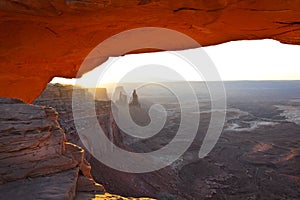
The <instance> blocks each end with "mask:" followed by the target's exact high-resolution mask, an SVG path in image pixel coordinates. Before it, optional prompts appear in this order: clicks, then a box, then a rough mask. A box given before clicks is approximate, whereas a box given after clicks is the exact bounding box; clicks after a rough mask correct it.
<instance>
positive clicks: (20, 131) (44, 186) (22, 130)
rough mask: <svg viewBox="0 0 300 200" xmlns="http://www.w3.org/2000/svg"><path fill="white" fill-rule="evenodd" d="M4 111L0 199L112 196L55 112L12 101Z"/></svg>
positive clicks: (3, 101) (3, 102)
mask: <svg viewBox="0 0 300 200" xmlns="http://www.w3.org/2000/svg"><path fill="white" fill-rule="evenodd" d="M0 108H1V113H0V119H1V120H0V193H1V197H0V198H1V199H53V200H54V199H55V200H58V199H73V198H75V197H76V194H77V193H80V194H81V195H83V194H85V195H88V194H94V195H102V197H103V198H102V199H105V198H106V196H113V195H110V194H108V193H106V192H105V189H104V187H103V186H102V185H100V184H98V183H96V182H95V181H94V180H93V178H92V176H91V173H90V171H91V166H90V164H89V163H88V162H87V161H86V160H85V158H84V150H83V149H82V148H80V147H79V146H76V145H74V144H72V143H69V142H67V140H66V137H65V133H64V131H63V130H62V129H61V127H60V125H59V123H58V122H57V112H56V111H55V110H54V109H53V108H48V107H41V106H37V105H30V104H26V103H24V102H22V101H20V100H18V99H7V98H0ZM81 199H83V198H81ZM84 199H89V198H84ZM99 199H101V198H99ZM112 199H113V198H112ZM115 199H117V198H115Z"/></svg>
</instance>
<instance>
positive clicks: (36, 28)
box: [0, 0, 300, 102]
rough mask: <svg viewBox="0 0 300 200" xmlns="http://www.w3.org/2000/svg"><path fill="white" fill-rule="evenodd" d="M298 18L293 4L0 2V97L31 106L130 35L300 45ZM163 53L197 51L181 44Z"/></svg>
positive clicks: (263, 0) (230, 0) (299, 9)
mask: <svg viewBox="0 0 300 200" xmlns="http://www.w3.org/2000/svg"><path fill="white" fill-rule="evenodd" d="M120 13H122V18H121V17H120ZM299 15H300V2H299V1H298V0H289V1H280V0H275V1H269V0H260V1H258V0H256V1H253V0H245V1H240V0H199V1H195V0H186V1H181V0H136V1H129V0H125V1H120V0H118V1H117V0H116V1H112V0H76V1H75V0H67V1H66V0H45V1H38V0H2V1H1V2H0V30H1V31H0V44H1V48H0V58H1V62H0V63H1V64H0V66H1V67H0V69H1V75H0V80H1V82H0V86H1V91H0V95H1V96H6V97H18V98H21V99H23V100H24V101H26V102H32V101H33V100H34V99H35V98H36V97H37V96H39V94H40V93H41V92H42V91H43V89H44V88H45V87H46V85H47V83H48V82H49V81H50V80H51V79H52V78H53V77H55V76H61V77H76V74H77V72H78V69H79V68H80V65H81V63H82V61H83V60H84V58H85V57H86V56H87V54H88V53H89V52H90V51H91V50H92V49H93V48H94V47H95V46H96V45H98V44H99V43H100V42H102V41H103V40H105V39H107V38H109V37H110V36H112V35H114V34H117V33H119V32H121V31H125V30H128V29H132V28H137V27H165V28H169V29H174V30H177V31H180V32H182V33H184V34H187V35H188V36H191V37H192V38H194V39H195V40H197V41H198V42H199V43H200V44H201V45H202V46H207V45H213V44H219V43H222V42H226V41H233V40H242V39H263V38H271V39H275V40H278V41H281V42H284V43H290V44H300V38H299V34H300V22H299ZM165 42H168V38H167V40H165ZM165 46H166V49H167V50H179V49H188V48H192V47H195V46H193V45H191V44H186V43H180V42H175V43H174V42H168V43H166V45H165ZM120 47H121V45H116V47H111V48H106V49H104V50H103V51H102V52H101V56H100V58H99V60H98V62H97V63H94V64H91V65H90V66H88V68H86V69H84V70H83V71H82V72H81V74H82V73H84V72H87V71H89V70H90V69H92V68H94V67H95V66H96V65H98V64H100V63H102V62H104V61H105V60H106V59H107V58H108V57H109V56H119V55H122V54H123V53H121V51H122V48H120ZM145 51H146V49H144V50H141V51H140V52H145ZM37 73H38V75H37Z"/></svg>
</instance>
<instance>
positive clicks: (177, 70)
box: [52, 39, 300, 87]
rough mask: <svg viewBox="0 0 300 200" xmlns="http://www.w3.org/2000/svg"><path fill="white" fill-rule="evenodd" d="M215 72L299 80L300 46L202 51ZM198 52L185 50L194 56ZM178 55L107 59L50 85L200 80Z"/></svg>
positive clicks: (254, 44)
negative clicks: (78, 74) (74, 75)
mask: <svg viewBox="0 0 300 200" xmlns="http://www.w3.org/2000/svg"><path fill="white" fill-rule="evenodd" d="M201 49H203V50H204V52H205V53H206V54H207V56H208V57H205V58H204V59H210V60H211V61H212V63H213V64H214V66H215V68H216V69H217V71H218V73H219V76H220V78H221V80H223V81H232V80H233V81H235V80H300V46H299V45H288V44H282V43H280V42H278V41H275V40H270V39H265V40H245V41H232V42H227V43H223V44H219V45H215V46H209V47H203V48H201ZM196 51H197V50H186V51H184V52H185V53H188V54H193V55H194V54H195V52H196ZM177 54H178V52H156V53H145V54H131V55H126V56H122V57H115V58H110V59H109V60H108V62H106V63H104V64H102V65H100V67H97V68H95V69H94V70H92V71H91V72H88V73H87V74H85V75H84V76H83V77H82V78H81V79H79V80H76V79H64V78H58V77H56V78H54V79H53V80H52V83H57V82H58V83H63V84H75V82H76V84H79V85H82V86H86V87H94V86H95V84H96V83H97V84H100V85H101V84H107V83H111V82H134V81H136V82H146V81H178V80H188V81H202V80H204V79H205V77H203V74H201V73H198V71H197V70H195V67H194V68H193V67H191V63H190V62H189V61H187V59H182V57H181V56H178V55H177ZM201 64H202V65H206V62H203V63H202V62H201Z"/></svg>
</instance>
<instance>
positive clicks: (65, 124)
mask: <svg viewBox="0 0 300 200" xmlns="http://www.w3.org/2000/svg"><path fill="white" fill-rule="evenodd" d="M58 86H59V88H60V90H66V89H63V87H66V86H62V85H55V87H56V89H57V88H58ZM53 87H54V85H52V84H48V86H47V89H46V90H45V91H44V92H43V93H42V94H41V95H40V96H39V98H37V99H36V100H35V101H34V104H38V105H44V106H47V107H53V108H55V109H56V110H57V112H58V113H59V114H58V121H59V123H60V125H61V127H62V128H63V129H64V131H65V133H66V138H67V139H68V141H70V142H72V143H74V144H76V145H78V146H81V147H82V148H85V147H84V146H83V144H82V141H81V140H80V138H79V136H78V133H77V130H76V128H75V124H74V120H73V113H72V98H71V97H64V98H56V97H54V98H48V96H51V92H53V93H54V94H56V93H57V92H56V91H55V90H53ZM47 90H48V91H47ZM120 90H121V91H122V90H124V88H120ZM124 91H125V90H124ZM77 92H84V91H83V90H78V91H77ZM119 92H120V91H119ZM45 94H48V95H47V96H45ZM53 96H54V95H53ZM87 98H88V97H87ZM89 98H92V97H89ZM84 101H85V100H84ZM88 101H89V100H88ZM114 105H115V104H113V103H111V101H95V109H96V115H97V118H98V122H99V125H100V126H101V128H102V129H103V131H104V133H105V134H106V135H107V137H108V138H109V139H110V140H111V141H112V142H113V143H114V144H115V145H117V146H119V147H121V148H123V149H126V150H132V149H130V148H129V146H128V145H127V143H128V142H130V139H129V138H128V137H126V134H124V133H122V132H121V131H120V129H119V128H118V126H117V124H116V122H115V120H114V118H113V116H112V113H111V106H114ZM125 105H126V106H128V102H127V97H126V104H125ZM132 108H137V109H134V113H135V115H133V116H132V117H133V119H134V120H137V121H138V120H143V119H144V118H145V113H144V111H143V110H142V109H140V108H139V107H132ZM82 111H83V110H76V112H80V113H81V112H82ZM137 111H139V112H137ZM136 113H137V114H136ZM85 116H87V119H88V117H89V116H88V115H85ZM90 116H94V114H93V113H91V115H90ZM147 116H148V115H147ZM138 122H139V121H138ZM148 123H149V122H148ZM124 139H126V141H124ZM87 143H89V142H87ZM85 158H86V160H88V162H89V163H90V164H91V166H92V169H91V174H92V176H93V178H94V179H95V180H96V181H97V182H99V183H102V184H103V185H104V186H105V188H106V189H107V190H108V191H110V192H112V193H116V194H121V195H123V196H151V197H157V198H159V193H160V192H161V191H172V190H176V187H175V186H174V184H175V183H176V182H178V180H177V179H174V178H173V177H175V175H174V174H173V172H172V171H170V170H169V169H163V170H160V171H159V172H153V173H149V174H130V173H125V172H120V171H117V170H114V169H112V168H110V167H107V166H106V165H104V164H103V163H101V162H100V161H98V160H97V159H95V158H94V157H93V156H92V155H91V154H90V153H89V152H88V151H86V153H85ZM162 177H164V178H165V180H166V181H164V182H163V183H161V181H160V179H161V178H162ZM171 182H172V184H171ZM83 188H84V186H83ZM79 196H80V197H86V196H88V197H90V195H86V194H80V195H79ZM96 197H97V198H100V199H101V198H103V196H101V195H96V196H94V197H93V198H96ZM78 198H79V197H78ZM110 198H116V199H118V198H119V197H118V196H117V195H112V196H111V197H110ZM125 199H126V198H124V200H125ZM159 199H167V198H159ZM173 199H174V198H173ZM175 199H176V198H175Z"/></svg>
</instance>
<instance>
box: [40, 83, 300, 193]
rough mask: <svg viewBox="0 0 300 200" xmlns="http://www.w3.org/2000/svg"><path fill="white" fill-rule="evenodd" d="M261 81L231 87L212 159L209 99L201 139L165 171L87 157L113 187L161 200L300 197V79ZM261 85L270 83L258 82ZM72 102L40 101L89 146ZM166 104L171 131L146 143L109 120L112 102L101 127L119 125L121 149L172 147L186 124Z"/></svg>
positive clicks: (143, 115)
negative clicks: (207, 147)
mask: <svg viewBox="0 0 300 200" xmlns="http://www.w3.org/2000/svg"><path fill="white" fill-rule="evenodd" d="M255 84H256V85H255ZM255 84H254V86H255V87H254V88H252V87H253V84H251V83H250V84H249V85H247V84H246V85H242V86H238V87H237V88H238V89H237V88H234V89H232V88H233V86H232V84H231V85H230V84H228V85H227V86H226V87H227V94H228V97H227V105H228V106H227V112H226V113H227V115H226V122H225V126H224V129H223V132H222V134H221V137H220V138H219V140H218V142H217V144H216V146H215V147H214V149H213V150H212V151H211V152H210V153H209V155H208V156H206V157H205V158H203V159H199V158H198V152H199V149H200V147H201V144H202V141H203V137H204V136H205V133H206V130H207V127H208V123H209V120H210V115H211V112H207V110H209V108H210V103H209V101H206V100H203V101H202V104H201V106H200V110H201V118H200V122H199V129H198V133H197V136H196V138H195V139H194V141H193V143H192V145H191V146H190V147H189V149H188V150H187V151H186V152H185V153H184V154H183V155H182V156H181V157H180V158H179V159H178V160H177V161H176V162H174V163H172V164H171V165H170V166H168V167H165V168H163V169H161V170H158V171H154V172H150V173H143V174H131V173H125V172H120V171H117V170H114V169H111V168H109V167H107V166H105V165H104V164H102V163H101V162H99V161H98V160H97V159H95V158H94V157H93V156H91V155H87V156H86V159H87V160H88V161H89V162H90V163H91V166H92V170H91V173H92V175H93V177H94V179H95V180H96V181H97V182H99V183H101V184H103V185H104V187H105V188H106V189H107V190H108V191H109V192H112V193H116V194H121V195H125V196H151V197H154V198H158V199H299V198H300V189H299V188H300V187H299V184H300V125H299V116H300V115H299V110H300V99H299V96H297V94H299V91H300V90H299V86H298V85H299V84H298V83H297V82H293V83H288V84H291V85H288V88H289V89H286V88H285V87H287V83H283V84H281V83H277V84H275V86H274V87H275V88H268V87H262V86H265V85H268V84H266V83H255ZM257 84H265V85H260V87H257ZM233 85H234V84H233ZM250 86H251V87H250ZM241 88H242V90H240V89H241ZM251 88H252V89H251ZM259 88H260V89H259ZM264 88H265V89H264ZM284 88H285V89H284ZM44 96H45V95H44ZM71 102H72V101H71V98H69V97H59V98H42V97H40V98H39V99H37V100H36V102H35V103H37V104H40V105H47V106H52V107H54V108H56V110H57V111H58V113H59V122H60V124H61V126H62V128H63V129H64V130H65V132H66V134H67V138H68V139H69V140H70V141H72V142H74V143H76V144H78V145H79V146H80V145H81V146H82V144H81V142H80V139H79V137H78V135H77V133H76V129H75V127H74V123H73V120H72V117H73V116H72V111H71ZM141 102H143V99H142V98H141ZM147 103H148V104H149V101H147ZM147 103H146V104H147ZM163 105H164V106H165V107H166V108H167V110H168V118H167V122H166V124H165V126H164V128H163V129H162V130H161V131H160V132H159V134H157V135H155V136H154V137H151V138H150V139H143V140H136V139H134V138H131V136H128V135H126V134H125V133H124V132H122V131H121V130H120V129H118V127H117V126H116V125H115V122H114V120H113V119H112V118H111V117H109V115H111V111H110V109H111V107H110V106H111V102H110V101H99V102H96V108H97V109H96V110H97V113H99V116H98V119H99V123H100V125H101V126H102V127H104V129H105V130H108V129H110V130H113V131H112V137H113V138H114V141H115V142H117V143H118V145H119V146H121V147H123V148H125V149H127V150H130V151H135V152H151V151H153V150H157V149H160V148H162V147H163V146H164V145H166V144H168V142H170V140H171V139H172V138H173V137H174V135H175V134H176V131H177V130H178V126H179V123H180V111H179V107H178V105H177V104H172V103H165V104H163ZM131 115H132V118H133V119H135V121H136V122H137V123H145V122H146V123H147V120H149V118H148V115H147V106H144V108H143V106H142V108H141V109H140V110H139V111H137V110H134V111H133V112H131ZM137 116H138V117H137ZM191 117H192V113H191Z"/></svg>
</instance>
